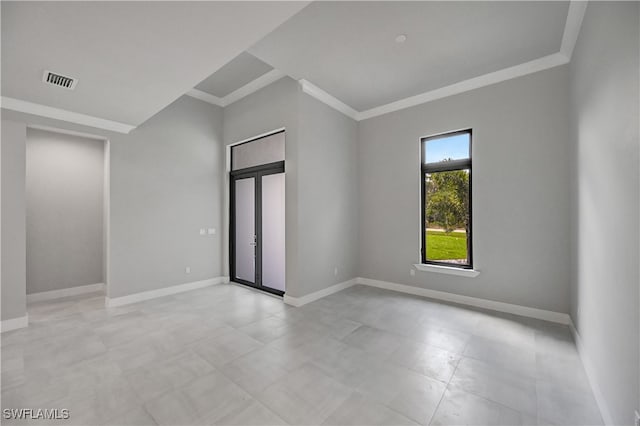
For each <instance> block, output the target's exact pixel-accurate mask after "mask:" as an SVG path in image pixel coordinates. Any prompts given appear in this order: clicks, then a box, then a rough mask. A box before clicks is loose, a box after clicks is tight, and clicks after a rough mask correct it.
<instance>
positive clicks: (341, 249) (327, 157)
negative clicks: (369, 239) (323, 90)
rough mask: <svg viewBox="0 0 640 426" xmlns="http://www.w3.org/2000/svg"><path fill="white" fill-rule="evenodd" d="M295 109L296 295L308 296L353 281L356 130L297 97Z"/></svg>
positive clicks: (319, 105) (313, 102)
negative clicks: (299, 274)
mask: <svg viewBox="0 0 640 426" xmlns="http://www.w3.org/2000/svg"><path fill="white" fill-rule="evenodd" d="M299 105H300V125H299V130H298V134H299V143H298V161H299V163H298V164H299V170H298V197H299V205H298V226H299V228H298V237H299V242H298V248H299V256H300V257H299V259H300V261H301V267H303V268H304V269H303V274H304V280H301V282H300V284H301V285H300V291H301V294H309V293H313V292H315V291H318V290H322V289H324V288H326V287H329V286H331V285H333V284H337V283H340V282H344V281H347V280H350V279H352V278H355V277H357V276H358V271H357V267H358V258H357V257H358V256H357V253H358V182H357V178H358V175H357V137H358V131H357V129H358V126H357V123H356V121H354V120H353V119H351V118H349V117H347V116H345V115H344V114H342V113H340V112H338V111H336V110H335V109H333V108H331V107H329V106H327V105H325V104H323V103H321V102H319V101H318V100H316V99H315V98H312V97H310V96H309V95H307V94H304V93H302V92H300V102H299ZM302 265H304V266H302ZM334 268H337V274H335V275H334Z"/></svg>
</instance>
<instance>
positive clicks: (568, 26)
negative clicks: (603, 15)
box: [560, 0, 588, 60]
mask: <svg viewBox="0 0 640 426" xmlns="http://www.w3.org/2000/svg"><path fill="white" fill-rule="evenodd" d="M587 4H588V2H587V1H586V0H585V1H576V0H572V1H571V2H569V12H568V13H567V21H566V23H565V24H564V34H563V35H562V44H561V45H560V53H561V54H563V55H564V56H566V57H567V58H568V59H569V60H571V55H573V49H574V47H576V42H577V41H578V34H580V27H582V20H583V19H584V14H585V12H586V10H587Z"/></svg>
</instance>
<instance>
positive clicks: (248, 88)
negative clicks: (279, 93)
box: [222, 69, 285, 106]
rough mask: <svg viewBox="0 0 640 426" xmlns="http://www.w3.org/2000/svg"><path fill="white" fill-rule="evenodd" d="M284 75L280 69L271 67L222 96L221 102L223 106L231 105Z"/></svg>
mask: <svg viewBox="0 0 640 426" xmlns="http://www.w3.org/2000/svg"><path fill="white" fill-rule="evenodd" d="M284 76H285V74H283V73H282V72H281V71H278V70H276V69H273V70H271V71H269V72H268V73H266V74H263V75H261V76H260V77H258V78H256V79H255V80H253V81H251V82H249V83H247V84H245V85H244V86H242V87H241V88H239V89H236V90H234V91H233V92H231V93H229V94H228V95H227V96H225V97H224V98H222V103H223V104H224V105H223V106H227V105H231V104H232V103H234V102H236V101H239V100H240V99H242V98H244V97H245V96H249V95H250V94H252V93H254V92H257V91H258V90H260V89H262V88H263V87H267V86H268V85H270V84H271V83H275V82H276V81H278V80H280V79H281V78H282V77H284Z"/></svg>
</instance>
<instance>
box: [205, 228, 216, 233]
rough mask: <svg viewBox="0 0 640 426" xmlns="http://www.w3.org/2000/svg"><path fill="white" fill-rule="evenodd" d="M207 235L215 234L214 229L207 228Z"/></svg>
mask: <svg viewBox="0 0 640 426" xmlns="http://www.w3.org/2000/svg"><path fill="white" fill-rule="evenodd" d="M207 233H208V234H209V235H214V234H215V233H216V228H209V229H207Z"/></svg>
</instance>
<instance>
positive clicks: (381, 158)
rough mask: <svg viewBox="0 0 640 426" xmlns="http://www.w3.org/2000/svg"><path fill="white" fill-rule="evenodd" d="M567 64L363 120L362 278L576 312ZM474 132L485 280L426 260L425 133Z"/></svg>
mask: <svg viewBox="0 0 640 426" xmlns="http://www.w3.org/2000/svg"><path fill="white" fill-rule="evenodd" d="M568 84H569V81H568V68H567V67H566V66H564V67H559V68H554V69H551V70H547V71H543V72H539V73H536V74H532V75H528V76H525V77H522V78H518V79H514V80H509V81H505V82H502V83H499V84H496V85H492V86H488V87H484V88H481V89H478V90H473V91H470V92H467V93H464V94H460V95H457V96H453V97H449V98H446V99H441V100H437V101H434V102H430V103H427V104H423V105H419V106H415V107H412V108H409V109H405V110H402V111H398V112H395V113H391V114H386V115H383V116H380V117H376V118H372V119H369V120H365V121H361V122H360V123H359V136H358V163H359V164H360V165H361V167H360V168H359V192H360V205H359V211H360V212H361V214H360V233H359V241H360V244H359V247H360V250H359V251H360V258H359V270H360V275H361V276H363V277H366V278H372V279H377V280H383V281H390V282H396V283H401V284H407V285H412V286H417V287H424V288H429V289H433V290H439V291H446V292H451V293H457V294H462V295H466V296H473V297H480V298H484V299H489V300H495V301H500V302H506V303H513V304H518V305H524V306H529V307H534V308H539V309H547V310H552V311H557V312H569V289H568V286H569V235H570V234H569V203H568V202H567V199H568V197H569V193H570V191H569V183H568V179H569V170H568V163H569V150H568V142H567V141H568V138H569V126H568V120H569V114H568ZM464 128H472V129H473V142H472V144H473V194H472V195H473V254H474V264H475V265H474V266H475V268H476V269H478V270H479V271H481V273H480V275H479V276H478V277H476V278H467V277H459V276H452V275H444V274H439V273H434V272H420V271H416V275H415V276H410V274H409V271H410V269H411V268H412V265H413V264H414V263H418V262H419V259H420V143H419V139H420V137H421V136H428V135H433V134H438V133H442V132H447V131H452V130H458V129H464Z"/></svg>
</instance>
